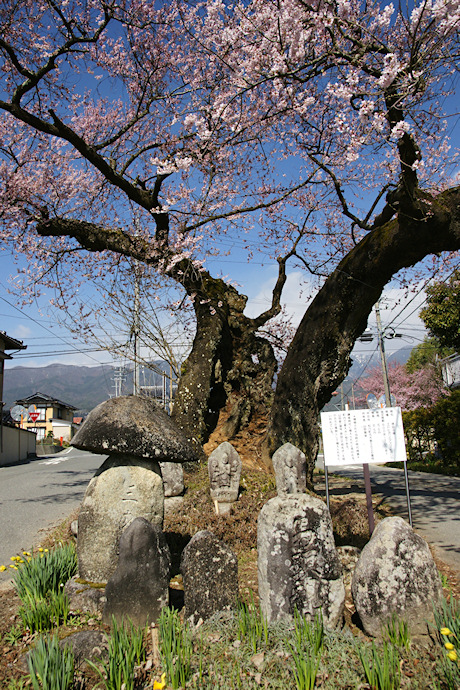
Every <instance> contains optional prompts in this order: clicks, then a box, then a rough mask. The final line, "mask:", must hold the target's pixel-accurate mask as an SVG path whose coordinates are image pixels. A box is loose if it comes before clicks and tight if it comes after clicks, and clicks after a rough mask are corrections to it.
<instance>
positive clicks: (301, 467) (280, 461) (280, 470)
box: [272, 443, 307, 496]
mask: <svg viewBox="0 0 460 690" xmlns="http://www.w3.org/2000/svg"><path fill="white" fill-rule="evenodd" d="M272 462H273V469H274V470H275V477H276V488H277V490H278V496H288V495H290V494H304V493H305V490H306V488H307V459H306V457H305V455H304V453H302V451H301V450H299V448H296V447H295V446H293V445H292V443H285V444H284V446H281V448H278V450H277V451H276V452H275V453H273V457H272Z"/></svg>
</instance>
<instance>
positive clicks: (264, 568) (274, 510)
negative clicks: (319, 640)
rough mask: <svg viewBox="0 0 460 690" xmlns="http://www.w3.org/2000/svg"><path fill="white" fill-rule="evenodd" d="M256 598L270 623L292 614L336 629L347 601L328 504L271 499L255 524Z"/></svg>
mask: <svg viewBox="0 0 460 690" xmlns="http://www.w3.org/2000/svg"><path fill="white" fill-rule="evenodd" d="M257 550H258V561H257V565H258V575H259V598H260V607H261V611H262V614H263V615H264V617H265V618H266V619H267V621H268V622H269V623H271V622H273V621H277V620H279V619H282V618H287V617H290V616H293V614H294V611H295V609H297V610H298V612H299V613H300V614H302V615H303V616H305V617H306V618H309V619H310V620H314V618H315V614H316V613H319V612H320V611H321V612H322V616H323V621H324V625H325V626H326V627H328V628H334V627H335V626H336V625H337V624H338V623H339V622H340V621H341V620H342V614H343V607H344V602H345V588H344V584H343V580H342V568H341V565H340V562H339V558H338V555H337V551H336V548H335V544H334V537H333V533H332V521H331V516H330V513H329V511H328V509H327V507H326V505H325V504H324V503H323V501H321V500H320V499H318V498H314V497H312V496H309V495H307V494H303V495H302V494H293V495H290V496H285V497H280V496H276V497H275V498H272V499H270V500H269V501H268V502H267V503H266V504H265V505H264V507H263V508H262V510H261V511H260V514H259V519H258V525H257Z"/></svg>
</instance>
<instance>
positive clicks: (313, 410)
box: [264, 188, 460, 483]
mask: <svg viewBox="0 0 460 690" xmlns="http://www.w3.org/2000/svg"><path fill="white" fill-rule="evenodd" d="M457 249H460V188H455V189H451V190H448V191H446V192H444V193H443V194H440V195H439V196H437V197H429V196H428V195H426V194H422V193H421V192H420V193H419V197H418V199H417V200H416V203H414V204H413V205H412V213H411V214H410V215H409V214H408V213H407V212H406V213H405V214H404V215H403V214H402V213H400V214H399V216H398V218H397V219H394V220H391V221H389V222H386V223H384V224H382V225H380V226H377V227H375V229H374V230H372V231H371V232H370V233H369V234H368V235H367V236H366V237H364V239H363V240H362V241H361V242H360V243H359V244H358V245H356V247H355V248H354V249H352V250H351V252H349V254H348V255H347V256H346V257H345V258H344V259H343V260H342V261H341V262H340V264H339V266H338V267H337V269H336V270H335V271H334V272H333V273H332V274H331V275H330V276H329V278H328V279H327V280H326V282H325V283H324V285H323V287H322V289H321V290H320V291H319V293H318V294H317V296H316V298H315V299H314V300H313V302H312V304H311V305H310V307H309V308H308V309H307V311H306V313H305V315H304V317H303V319H302V321H301V323H300V325H299V327H298V329H297V332H296V334H295V337H294V339H293V341H292V343H291V346H290V348H289V350H288V354H287V356H286V359H285V361H284V364H283V366H282V368H281V371H280V373H279V375H278V381H277V386H276V391H275V397H274V402H273V406H272V409H271V414H270V421H269V428H268V433H267V439H266V448H265V455H264V460H265V462H266V463H267V464H270V458H271V456H272V455H273V453H274V452H275V450H276V449H277V448H279V447H280V446H281V445H283V444H284V443H286V442H288V441H289V442H291V443H293V444H294V445H296V446H297V447H299V448H300V449H301V450H303V452H304V453H305V454H306V455H307V462H308V468H309V470H308V476H309V481H310V483H311V481H312V474H313V468H314V465H315V460H316V455H317V452H318V438H319V412H320V410H321V408H322V407H323V406H324V405H325V404H326V403H327V402H328V401H329V400H330V399H331V396H332V393H333V391H334V390H335V389H336V387H337V386H338V385H339V384H340V383H341V381H343V379H344V378H345V376H346V374H347V372H348V369H349V367H350V364H351V361H350V353H351V350H352V349H353V345H354V343H355V341H356V339H357V338H358V337H359V335H360V334H361V333H362V332H363V331H364V329H365V328H366V324H367V318H368V316H369V314H370V312H371V310H372V307H373V305H374V304H375V303H376V301H377V300H378V298H379V297H380V294H381V293H382V290H383V288H384V286H385V285H386V283H387V282H388V281H389V280H390V279H391V277H392V276H393V275H394V274H395V273H396V272H397V271H399V270H400V269H401V268H404V267H408V266H413V265H414V264H415V263H417V262H418V261H421V260H422V259H423V258H424V257H425V256H427V255H428V254H434V253H440V252H443V251H452V250H457Z"/></svg>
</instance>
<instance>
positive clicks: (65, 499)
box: [0, 448, 105, 586]
mask: <svg viewBox="0 0 460 690" xmlns="http://www.w3.org/2000/svg"><path fill="white" fill-rule="evenodd" d="M104 459H105V456H102V455H94V454H91V453H86V452H84V451H80V450H77V449H75V448H68V449H66V450H64V451H62V452H61V453H57V454H56V455H52V456H49V457H42V458H37V459H36V460H32V461H31V462H29V463H27V464H24V465H15V466H13V467H0V565H1V564H3V565H9V563H10V562H11V561H10V557H11V556H14V555H16V554H17V553H18V551H20V550H21V549H25V550H26V551H28V550H30V548H31V547H32V546H34V547H35V546H39V545H40V540H41V539H42V538H43V533H44V531H46V530H48V529H49V528H50V527H53V526H56V525H58V524H59V523H60V522H61V521H62V520H64V519H65V518H66V517H67V516H68V515H70V514H71V513H72V511H73V510H75V508H77V507H78V505H79V504H80V503H81V501H82V499H83V496H84V493H85V490H86V487H87V485H88V482H89V481H90V479H91V477H92V476H93V475H94V473H95V471H96V470H97V468H98V467H100V465H101V464H102V463H103V461H104ZM10 573H11V571H9V572H8V571H7V572H4V573H0V586H2V585H3V586H4V583H6V582H7V581H9V580H10V577H11V575H10Z"/></svg>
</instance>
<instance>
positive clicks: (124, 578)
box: [103, 518, 171, 627]
mask: <svg viewBox="0 0 460 690" xmlns="http://www.w3.org/2000/svg"><path fill="white" fill-rule="evenodd" d="M170 569H171V556H170V553H169V548H168V545H167V543H166V540H165V537H164V534H163V532H162V530H161V528H160V527H159V526H158V525H152V523H150V522H149V521H148V520H145V519H144V518H136V519H135V520H133V522H132V523H131V524H130V525H129V527H128V528H127V529H126V530H125V531H124V532H123V534H122V535H121V538H120V557H119V560H118V566H117V569H116V570H115V572H114V574H113V575H112V577H111V578H110V580H109V581H108V583H107V587H106V590H105V596H106V599H107V601H106V604H105V606H104V612H103V621H104V622H105V623H110V622H111V619H112V616H114V617H115V619H116V620H117V622H119V623H121V622H122V621H123V620H126V619H127V618H129V619H130V620H131V621H132V622H133V623H134V625H137V626H139V627H144V626H145V625H148V624H150V623H156V622H157V620H158V618H159V617H160V614H161V611H162V609H163V608H164V607H165V606H167V605H168V601H169V580H170Z"/></svg>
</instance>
